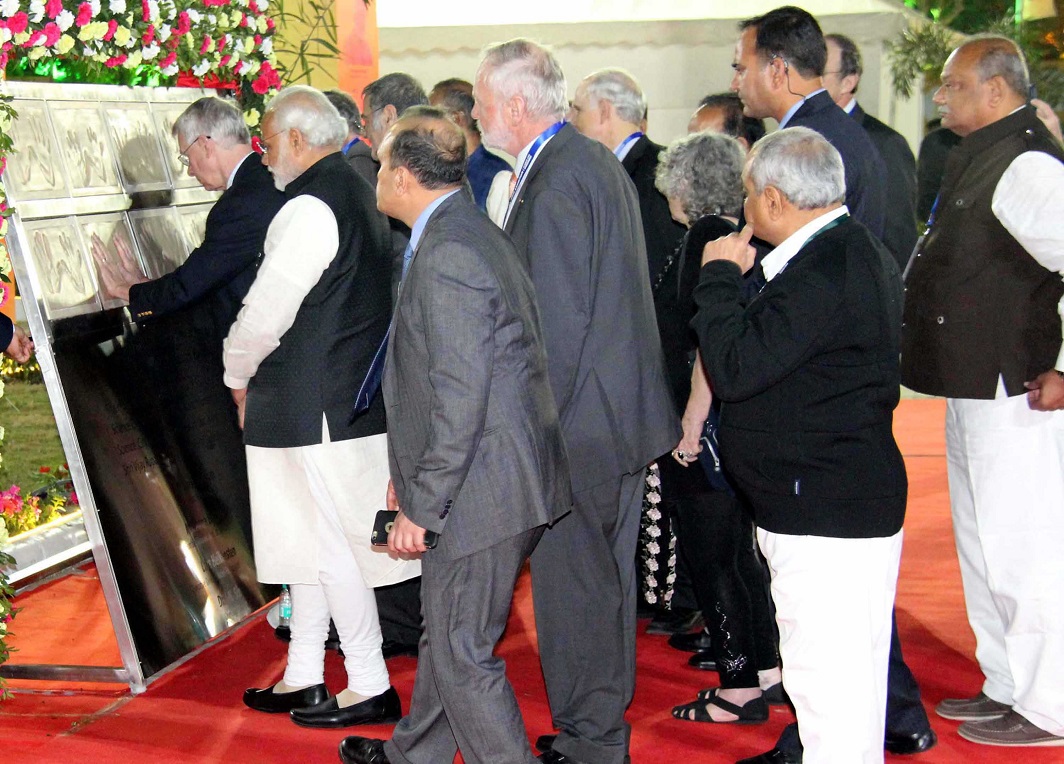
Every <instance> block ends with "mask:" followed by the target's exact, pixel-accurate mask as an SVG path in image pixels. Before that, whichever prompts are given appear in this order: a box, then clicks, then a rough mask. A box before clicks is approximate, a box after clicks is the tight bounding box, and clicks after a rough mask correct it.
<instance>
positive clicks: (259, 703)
mask: <svg viewBox="0 0 1064 764" xmlns="http://www.w3.org/2000/svg"><path fill="white" fill-rule="evenodd" d="M328 697H329V691H328V690H327V689H326V687H325V685H324V684H312V685H311V686H310V687H304V688H303V689H302V690H293V691H292V692H274V691H273V688H272V687H266V688H263V689H261V690H258V689H255V688H254V687H253V688H251V689H248V690H244V705H245V706H247V707H248V708H253V709H255V710H256V711H263V712H265V713H267V714H287V713H288V712H289V711H291V710H292V709H293V708H306V707H307V706H313V705H315V704H317V703H321V702H322V701H323V700H325V699H326V698H328Z"/></svg>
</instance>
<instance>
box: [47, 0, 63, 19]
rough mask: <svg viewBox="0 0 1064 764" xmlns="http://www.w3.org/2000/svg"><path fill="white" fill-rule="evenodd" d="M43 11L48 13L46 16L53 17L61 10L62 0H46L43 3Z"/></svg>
mask: <svg viewBox="0 0 1064 764" xmlns="http://www.w3.org/2000/svg"><path fill="white" fill-rule="evenodd" d="M44 12H45V13H46V14H47V15H48V18H50V19H54V18H55V17H56V16H58V15H59V14H60V13H62V12H63V0H48V1H47V2H46V3H45V4H44Z"/></svg>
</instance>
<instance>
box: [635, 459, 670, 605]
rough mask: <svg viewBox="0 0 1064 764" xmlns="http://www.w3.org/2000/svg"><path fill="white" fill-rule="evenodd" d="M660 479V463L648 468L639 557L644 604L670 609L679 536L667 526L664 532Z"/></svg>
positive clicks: (667, 524) (640, 525) (640, 528)
mask: <svg viewBox="0 0 1064 764" xmlns="http://www.w3.org/2000/svg"><path fill="white" fill-rule="evenodd" d="M660 488H661V475H660V474H659V472H658V465H657V462H654V463H653V464H651V465H650V466H649V467H648V468H647V474H646V491H645V492H644V494H643V513H642V516H641V518H640V523H639V556H640V560H641V577H640V580H641V581H642V582H643V585H642V587H641V589H642V597H643V600H644V601H645V602H646V603H647V604H649V605H658V604H661V605H662V606H663V607H666V608H667V607H668V606H669V603H670V602H671V601H672V593H673V587H674V586H675V583H676V534H675V533H674V532H673V530H672V527H671V525H670V524H669V523H668V522H666V523H665V529H664V530H662V527H661V524H660V523H661V520H662V513H661V509H660V508H659V506H658V505H659V504H661V491H660ZM666 539H667V540H668V543H665V542H666Z"/></svg>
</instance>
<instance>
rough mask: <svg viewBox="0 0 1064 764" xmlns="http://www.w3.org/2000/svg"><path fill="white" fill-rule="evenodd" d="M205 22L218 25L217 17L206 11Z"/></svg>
mask: <svg viewBox="0 0 1064 764" xmlns="http://www.w3.org/2000/svg"><path fill="white" fill-rule="evenodd" d="M207 23H208V24H210V25H211V27H216V26H218V17H217V16H215V15H214V14H213V13H208V14H207Z"/></svg>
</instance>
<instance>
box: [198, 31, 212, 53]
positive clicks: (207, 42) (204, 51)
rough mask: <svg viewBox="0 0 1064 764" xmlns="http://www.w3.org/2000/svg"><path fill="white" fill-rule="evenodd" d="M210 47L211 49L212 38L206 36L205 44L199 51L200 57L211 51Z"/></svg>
mask: <svg viewBox="0 0 1064 764" xmlns="http://www.w3.org/2000/svg"><path fill="white" fill-rule="evenodd" d="M210 47H211V36H210V35H207V36H205V37H204V38H203V44H202V45H200V49H199V52H200V55H201V56H202V55H204V54H205V53H206V52H207V51H208V50H210Z"/></svg>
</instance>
